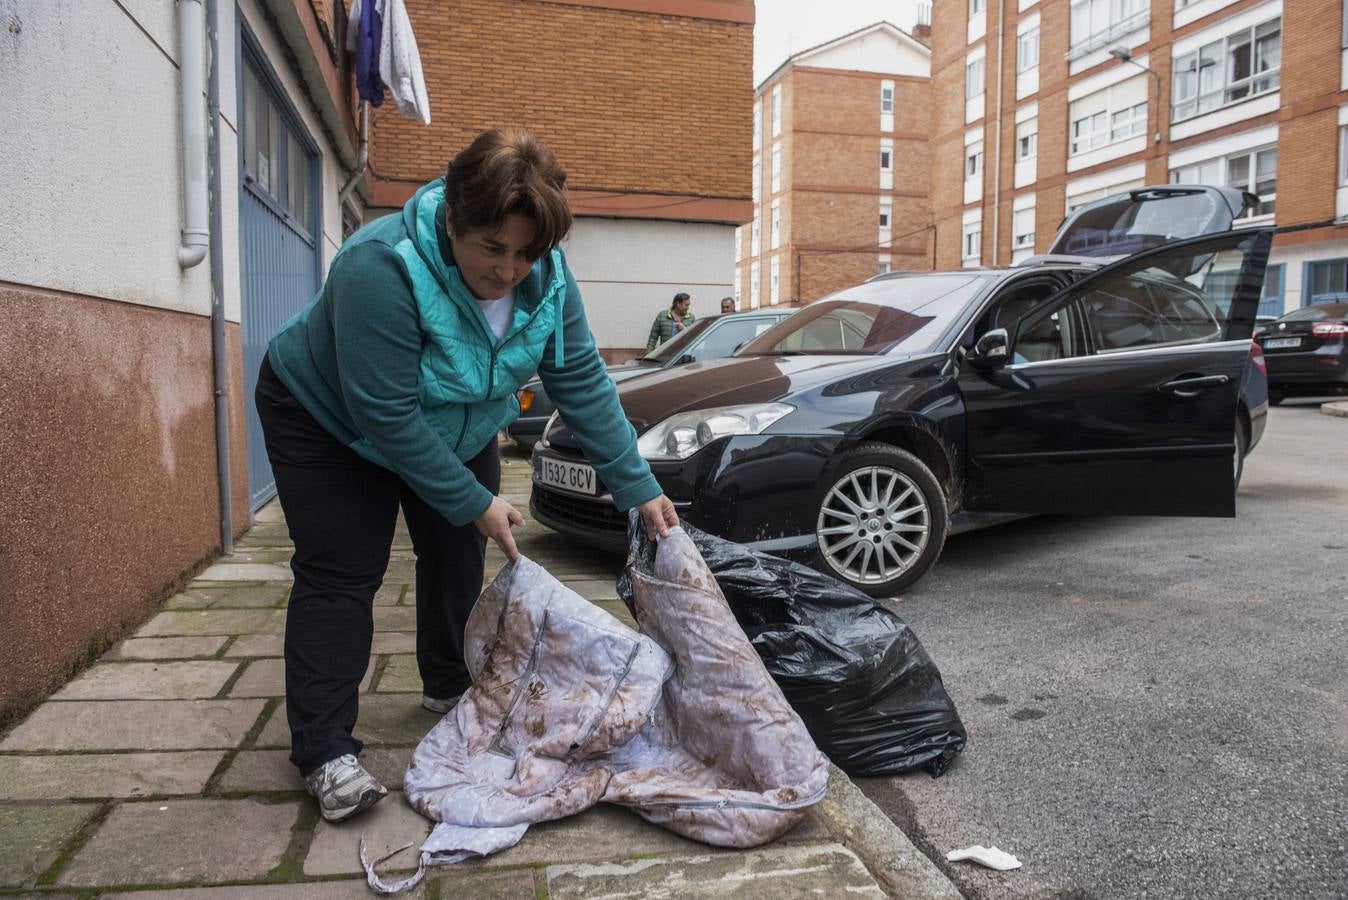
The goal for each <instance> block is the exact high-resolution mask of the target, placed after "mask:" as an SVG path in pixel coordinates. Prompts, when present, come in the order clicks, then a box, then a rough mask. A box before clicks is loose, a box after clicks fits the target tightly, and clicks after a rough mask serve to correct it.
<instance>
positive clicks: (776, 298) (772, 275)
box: [768, 256, 782, 306]
mask: <svg viewBox="0 0 1348 900" xmlns="http://www.w3.org/2000/svg"><path fill="white" fill-rule="evenodd" d="M778 262H779V260H778V259H777V257H775V256H774V257H773V258H772V262H771V263H769V264H768V272H769V274H768V292H769V293H768V302H769V303H771V304H772V305H773V306H776V305H777V304H778V303H780V302H781V301H782V292H781V280H780V279H779V278H778V277H777V274H778V271H779V268H778V265H777V263H778Z"/></svg>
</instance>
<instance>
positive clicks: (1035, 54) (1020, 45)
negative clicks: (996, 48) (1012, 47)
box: [1016, 28, 1039, 73]
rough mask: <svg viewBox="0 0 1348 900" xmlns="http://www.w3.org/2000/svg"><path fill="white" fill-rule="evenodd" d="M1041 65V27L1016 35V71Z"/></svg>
mask: <svg viewBox="0 0 1348 900" xmlns="http://www.w3.org/2000/svg"><path fill="white" fill-rule="evenodd" d="M1037 65H1039V29H1038V28H1032V29H1031V30H1029V31H1027V32H1025V33H1024V34H1021V35H1017V36H1016V72H1018V73H1019V72H1024V71H1026V70H1027V69H1033V68H1034V67H1035V66H1037Z"/></svg>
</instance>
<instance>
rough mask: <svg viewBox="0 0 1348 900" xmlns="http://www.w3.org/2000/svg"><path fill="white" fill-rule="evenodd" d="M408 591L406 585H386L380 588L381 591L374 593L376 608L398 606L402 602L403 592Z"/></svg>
mask: <svg viewBox="0 0 1348 900" xmlns="http://www.w3.org/2000/svg"><path fill="white" fill-rule="evenodd" d="M405 590H407V585H406V584H405V583H396V584H394V583H386V584H381V585H380V586H379V590H377V591H375V593H374V605H375V606H397V605H398V604H399V603H401V602H402V599H403V591H405Z"/></svg>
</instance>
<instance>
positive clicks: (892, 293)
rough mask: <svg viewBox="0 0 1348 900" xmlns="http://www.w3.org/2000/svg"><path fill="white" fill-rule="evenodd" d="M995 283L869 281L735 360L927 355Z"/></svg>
mask: <svg viewBox="0 0 1348 900" xmlns="http://www.w3.org/2000/svg"><path fill="white" fill-rule="evenodd" d="M993 278H994V276H993V275H990V274H973V273H950V274H941V275H916V276H908V277H902V278H884V279H880V280H877V281H870V282H867V283H866V284H862V285H858V286H856V287H853V288H848V289H847V290H845V291H839V292H838V293H836V294H833V295H832V296H830V297H825V298H824V299H823V300H816V301H815V302H814V303H811V304H810V305H809V306H806V307H805V308H804V309H802V310H800V311H799V312H797V313H796V314H795V315H793V316H790V317H788V318H787V319H785V320H783V321H782V323H781V324H779V325H777V326H776V327H775V328H772V329H770V330H769V331H767V332H765V333H764V334H762V335H761V336H759V337H758V338H756V339H755V340H753V341H751V342H750V343H748V344H746V345H745V346H744V347H743V348H741V349H740V351H739V353H737V354H736V355H737V356H782V355H788V356H794V355H797V354H819V355H823V354H830V355H832V354H839V353H842V354H856V355H862V356H878V355H880V354H884V353H892V352H894V351H899V352H903V353H924V352H927V351H929V350H931V349H933V345H934V344H935V342H936V341H937V339H938V338H940V336H941V335H942V334H943V333H945V331H946V330H947V328H948V327H949V326H950V325H951V323H953V322H954V321H955V320H956V319H958V318H959V316H960V313H961V312H963V311H964V310H965V309H966V308H967V307H968V305H969V303H970V302H971V301H973V300H974V299H975V298H976V297H977V296H978V295H979V294H980V293H981V292H982V289H983V288H984V287H985V286H986V285H987V284H988V283H989V282H990V281H991V280H992V279H993Z"/></svg>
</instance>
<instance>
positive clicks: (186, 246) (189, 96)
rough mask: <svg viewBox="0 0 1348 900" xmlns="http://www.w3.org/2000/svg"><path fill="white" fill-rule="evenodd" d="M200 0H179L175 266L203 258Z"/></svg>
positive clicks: (189, 264) (188, 265) (206, 238)
mask: <svg viewBox="0 0 1348 900" xmlns="http://www.w3.org/2000/svg"><path fill="white" fill-rule="evenodd" d="M201 20H202V0H178V72H179V79H180V82H181V87H182V142H183V239H182V245H181V246H179V247H178V265H180V266H182V267H183V268H184V269H190V268H192V267H193V266H195V265H197V264H198V263H200V262H201V261H202V260H203V259H205V258H206V247H207V244H208V243H209V241H210V232H209V231H208V228H207V224H206V215H207V210H206V207H207V200H206V132H205V128H204V126H203V122H202V109H201V94H202V87H203V86H202V83H201V64H202V59H201V52H202V49H201V48H202V24H201Z"/></svg>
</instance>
